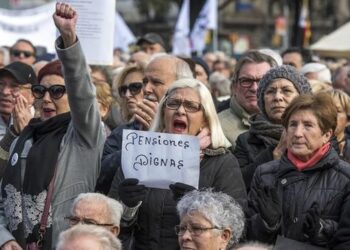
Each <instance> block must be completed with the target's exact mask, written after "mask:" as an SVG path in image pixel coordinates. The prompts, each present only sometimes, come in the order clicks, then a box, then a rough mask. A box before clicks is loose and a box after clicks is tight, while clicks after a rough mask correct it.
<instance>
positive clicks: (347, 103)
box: [327, 89, 350, 117]
mask: <svg viewBox="0 0 350 250" xmlns="http://www.w3.org/2000/svg"><path fill="white" fill-rule="evenodd" d="M327 93H329V94H330V95H331V97H332V98H333V100H337V101H339V103H340V105H341V106H342V107H343V108H344V111H345V113H346V115H347V117H350V96H348V94H346V93H345V92H344V91H342V90H340V89H332V90H329V91H327Z"/></svg>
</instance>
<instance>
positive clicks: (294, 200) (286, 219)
mask: <svg viewBox="0 0 350 250" xmlns="http://www.w3.org/2000/svg"><path fill="white" fill-rule="evenodd" d="M282 119H283V121H282V124H283V126H284V128H285V129H286V142H287V151H286V152H285V153H284V154H283V155H282V157H281V159H279V160H275V161H271V162H268V163H265V164H262V165H261V166H259V167H258V168H257V170H256V171H255V174H254V178H253V181H252V185H251V190H250V194H249V203H248V204H249V209H248V220H247V221H248V238H250V239H252V240H259V241H262V242H266V243H274V241H275V240H276V237H277V235H281V236H283V237H287V238H290V239H293V240H296V241H300V242H306V243H307V244H311V245H318V246H322V247H327V248H332V249H337V250H339V249H349V246H350V237H349V236H350V235H349V233H348V231H349V227H350V215H349V212H348V211H349V210H348V207H349V205H350V199H349V198H350V196H349V194H350V189H349V187H350V164H349V163H347V162H345V161H343V160H341V159H340V158H339V155H338V153H337V152H336V151H335V150H334V148H333V147H332V146H331V143H330V139H331V138H332V136H333V133H334V131H335V129H336V126H337V108H336V106H335V105H334V103H333V100H332V98H331V97H330V96H329V95H328V94H327V93H322V92H321V93H318V94H315V95H301V96H299V97H297V98H295V99H294V100H293V101H292V102H291V104H290V105H289V106H288V107H287V109H286V110H285V112H284V114H283V117H282ZM310 249H312V248H310Z"/></svg>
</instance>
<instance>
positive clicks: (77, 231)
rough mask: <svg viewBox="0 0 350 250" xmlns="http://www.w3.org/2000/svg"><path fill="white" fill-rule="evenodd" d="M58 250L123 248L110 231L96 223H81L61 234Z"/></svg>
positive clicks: (115, 249)
mask: <svg viewBox="0 0 350 250" xmlns="http://www.w3.org/2000/svg"><path fill="white" fill-rule="evenodd" d="M56 249H57V250H96V249H99V250H122V246H121V243H120V241H119V240H118V239H117V238H116V237H115V236H114V235H113V234H112V233H110V232H109V231H107V230H105V229H103V228H101V227H98V226H94V225H79V226H75V227H73V228H70V229H68V230H66V231H64V232H62V233H61V234H60V238H59V241H58V244H57V247H56Z"/></svg>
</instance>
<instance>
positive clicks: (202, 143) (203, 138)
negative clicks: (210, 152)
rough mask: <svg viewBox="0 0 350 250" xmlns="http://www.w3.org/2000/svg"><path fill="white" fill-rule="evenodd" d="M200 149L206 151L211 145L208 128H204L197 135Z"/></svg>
mask: <svg viewBox="0 0 350 250" xmlns="http://www.w3.org/2000/svg"><path fill="white" fill-rule="evenodd" d="M197 137H198V139H199V147H200V149H201V150H203V149H206V148H207V147H209V145H210V144H211V135H210V130H209V128H208V127H204V128H203V129H202V130H201V131H200V132H199V134H198V135H197Z"/></svg>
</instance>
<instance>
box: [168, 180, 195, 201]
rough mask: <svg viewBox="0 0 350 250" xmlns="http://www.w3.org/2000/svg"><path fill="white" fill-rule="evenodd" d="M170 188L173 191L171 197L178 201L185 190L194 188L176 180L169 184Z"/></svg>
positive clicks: (189, 190) (188, 190)
mask: <svg viewBox="0 0 350 250" xmlns="http://www.w3.org/2000/svg"><path fill="white" fill-rule="evenodd" d="M169 188H170V190H171V191H172V192H173V199H174V200H175V201H179V200H180V199H181V198H182V197H183V196H184V195H185V194H186V193H187V192H191V191H192V190H195V189H196V188H195V187H193V186H190V185H187V184H185V183H181V182H176V183H174V184H170V185H169Z"/></svg>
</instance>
